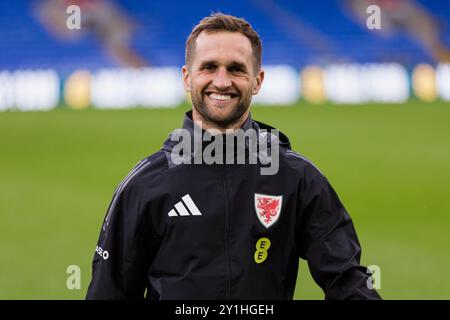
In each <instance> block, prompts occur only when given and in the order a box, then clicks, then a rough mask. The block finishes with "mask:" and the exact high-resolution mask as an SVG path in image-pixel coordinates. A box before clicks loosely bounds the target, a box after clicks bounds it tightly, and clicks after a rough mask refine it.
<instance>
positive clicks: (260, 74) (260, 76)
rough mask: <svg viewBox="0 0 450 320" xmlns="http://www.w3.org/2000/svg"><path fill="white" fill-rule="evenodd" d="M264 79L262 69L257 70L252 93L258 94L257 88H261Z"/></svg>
mask: <svg viewBox="0 0 450 320" xmlns="http://www.w3.org/2000/svg"><path fill="white" fill-rule="evenodd" d="M263 81H264V70H262V69H261V70H259V71H258V74H257V75H256V81H255V84H254V85H253V89H252V94H253V95H255V94H258V92H259V90H260V89H261V86H262V83H263Z"/></svg>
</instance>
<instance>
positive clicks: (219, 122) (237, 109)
mask: <svg viewBox="0 0 450 320" xmlns="http://www.w3.org/2000/svg"><path fill="white" fill-rule="evenodd" d="M204 96H205V94H204V93H203V92H202V93H201V94H200V95H198V94H193V95H192V97H191V98H192V104H193V107H194V108H195V110H196V111H197V112H198V113H199V114H200V115H201V116H202V118H203V121H205V122H206V123H208V124H210V125H213V126H215V127H218V128H220V129H228V128H231V127H233V126H234V125H235V124H237V123H238V122H239V121H240V120H241V118H242V115H243V114H244V113H245V112H246V111H247V110H248V109H249V107H250V102H251V98H252V96H251V94H247V95H239V100H238V102H237V103H236V105H235V106H232V107H231V108H232V110H231V111H230V112H229V114H228V115H227V116H226V117H224V118H219V117H217V116H215V115H214V114H213V113H212V112H211V110H210V109H211V108H213V107H209V106H208V105H207V103H206V102H205V98H204Z"/></svg>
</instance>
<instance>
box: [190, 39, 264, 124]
mask: <svg viewBox="0 0 450 320" xmlns="http://www.w3.org/2000/svg"><path fill="white" fill-rule="evenodd" d="M191 60H192V61H191V63H190V65H189V66H184V67H183V81H184V86H185V89H186V91H187V92H190V94H191V99H192V104H193V106H194V113H195V112H197V113H198V115H199V117H198V118H200V119H201V120H202V121H205V122H207V123H209V124H210V125H214V126H216V127H219V128H229V127H232V126H233V125H234V124H239V123H241V122H243V121H245V119H246V118H247V116H248V112H249V106H250V102H251V99H252V95H254V94H257V93H258V92H259V89H260V88H261V83H262V81H263V78H264V72H263V71H262V70H260V71H257V70H256V68H255V60H254V56H253V50H252V46H251V43H250V40H249V39H248V38H247V37H246V36H244V35H242V34H240V33H238V32H225V31H223V32H215V33H206V32H201V33H200V34H199V36H198V38H197V40H196V42H195V50H194V53H193V57H192V59H191Z"/></svg>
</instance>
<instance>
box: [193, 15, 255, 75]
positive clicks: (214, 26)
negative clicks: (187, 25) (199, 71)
mask: <svg viewBox="0 0 450 320" xmlns="http://www.w3.org/2000/svg"><path fill="white" fill-rule="evenodd" d="M202 31H205V32H207V33H214V32H220V31H228V32H239V33H241V34H243V35H244V36H246V37H247V38H248V39H249V40H250V43H251V44H252V49H253V55H254V57H255V67H256V68H255V70H259V69H260V68H261V56H262V44H261V39H260V38H259V35H258V33H257V32H256V31H255V30H254V29H253V28H252V26H251V25H250V23H248V22H247V21H245V20H244V19H242V18H237V17H234V16H231V15H227V14H223V13H213V14H211V15H210V16H209V17H206V18H203V20H202V21H200V23H199V24H197V25H196V26H195V27H194V29H192V32H191V34H190V35H189V37H188V39H187V41H186V56H185V59H186V65H188V66H189V65H190V63H191V62H192V56H193V54H194V50H195V40H197V37H198V35H199V34H200V33H201V32H202Z"/></svg>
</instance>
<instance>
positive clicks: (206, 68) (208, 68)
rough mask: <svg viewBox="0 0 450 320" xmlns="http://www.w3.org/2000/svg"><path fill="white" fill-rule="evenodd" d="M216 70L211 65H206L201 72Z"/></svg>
mask: <svg viewBox="0 0 450 320" xmlns="http://www.w3.org/2000/svg"><path fill="white" fill-rule="evenodd" d="M214 69H216V66H215V65H213V64H208V65H206V66H203V70H214Z"/></svg>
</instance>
